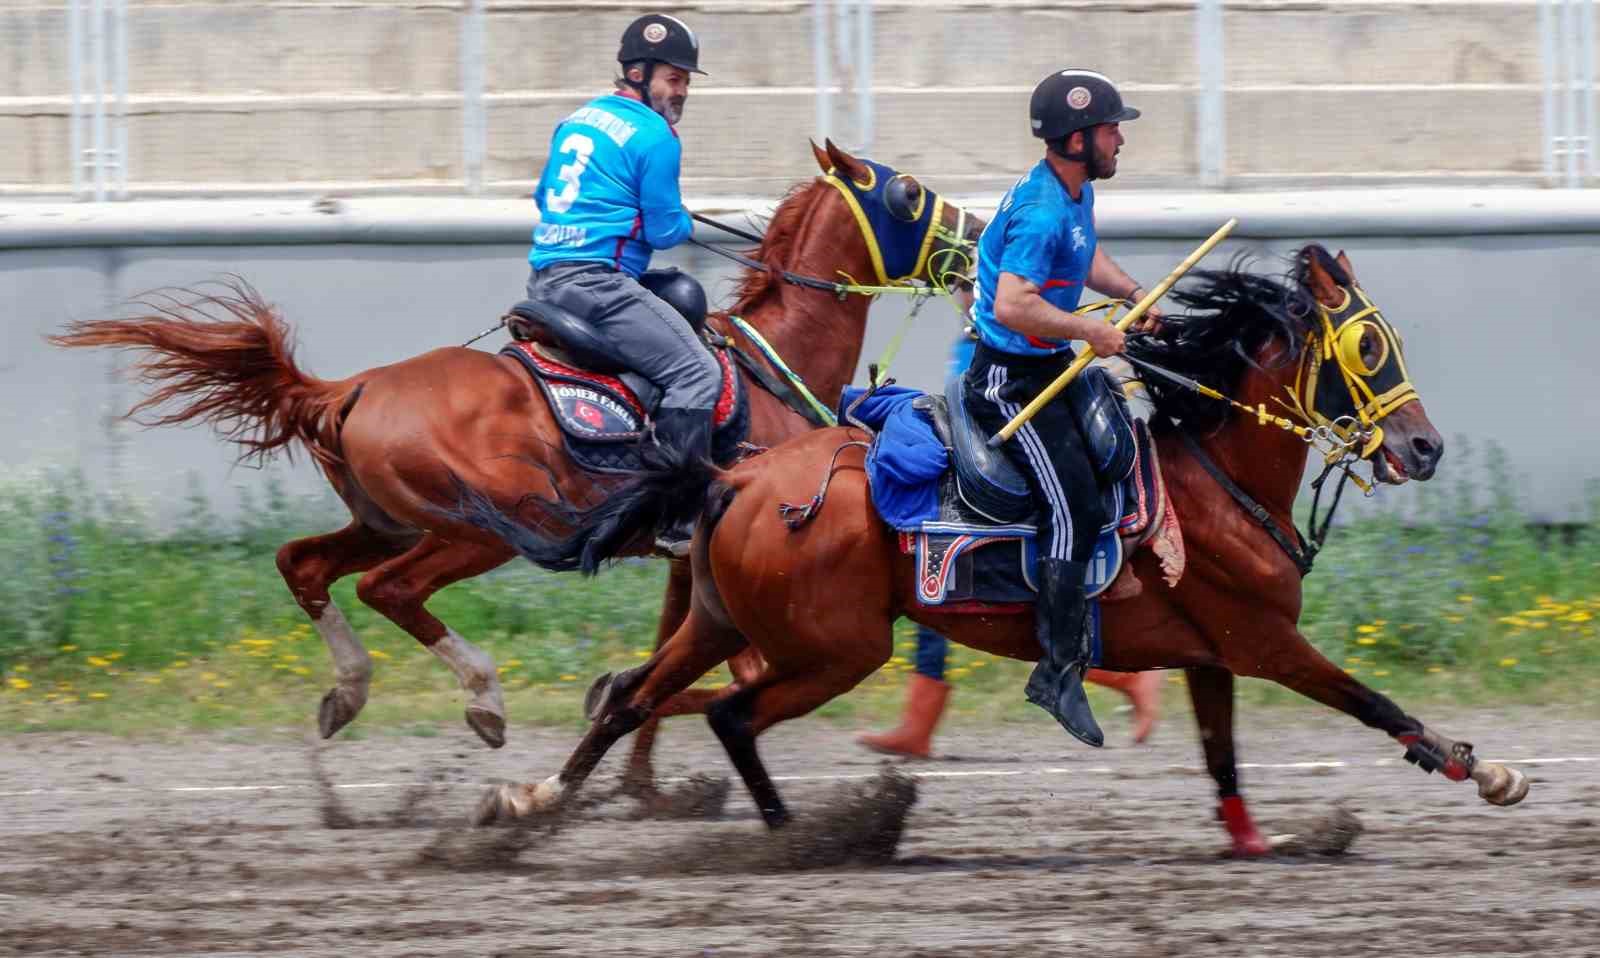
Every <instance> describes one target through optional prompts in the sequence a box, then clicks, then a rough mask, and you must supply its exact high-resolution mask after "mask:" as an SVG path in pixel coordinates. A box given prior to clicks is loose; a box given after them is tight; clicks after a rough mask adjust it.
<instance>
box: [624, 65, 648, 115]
mask: <svg viewBox="0 0 1600 958" xmlns="http://www.w3.org/2000/svg"><path fill="white" fill-rule="evenodd" d="M642 69H643V71H644V81H643V82H640V83H635V82H634V81H633V78H632V77H630V76H628V70H627V68H626V67H624V68H623V70H622V82H624V83H626V84H627V85H628V89H630V90H632V91H633V92H634V93H637V94H638V95H639V102H641V103H643V104H644V105H645V106H647V107H650V109H652V110H654V109H655V107H653V106H650V78H651V77H652V76H654V75H655V72H656V61H654V60H646V61H644V67H643V68H642Z"/></svg>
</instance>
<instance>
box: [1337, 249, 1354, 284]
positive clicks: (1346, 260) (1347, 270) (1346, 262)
mask: <svg viewBox="0 0 1600 958" xmlns="http://www.w3.org/2000/svg"><path fill="white" fill-rule="evenodd" d="M1333 261H1334V262H1335V263H1338V264H1339V268H1340V269H1342V270H1344V274H1345V275H1346V276H1348V277H1350V282H1351V284H1352V285H1356V286H1359V285H1361V284H1360V282H1359V281H1357V280H1356V270H1355V267H1353V266H1351V265H1350V257H1348V256H1346V255H1344V250H1340V251H1339V253H1338V255H1337V256H1335V257H1334V258H1333Z"/></svg>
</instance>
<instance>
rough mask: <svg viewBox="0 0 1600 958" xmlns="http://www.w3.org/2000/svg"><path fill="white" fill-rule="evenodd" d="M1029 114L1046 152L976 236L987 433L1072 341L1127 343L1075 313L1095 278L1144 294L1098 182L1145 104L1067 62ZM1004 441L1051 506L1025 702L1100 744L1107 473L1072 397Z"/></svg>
mask: <svg viewBox="0 0 1600 958" xmlns="http://www.w3.org/2000/svg"><path fill="white" fill-rule="evenodd" d="M1028 112H1029V117H1030V119H1031V121H1032V126H1033V135H1034V136H1036V137H1038V138H1040V139H1041V140H1044V142H1045V155H1044V158H1043V159H1041V160H1040V161H1039V162H1038V163H1037V164H1036V165H1035V166H1034V167H1033V168H1032V169H1030V170H1029V171H1028V172H1027V173H1025V174H1023V176H1022V178H1021V179H1019V180H1018V181H1017V182H1016V184H1015V185H1014V186H1012V187H1011V190H1010V191H1009V192H1008V193H1006V195H1005V197H1004V199H1002V200H1001V201H1000V208H999V210H998V211H997V212H996V215H995V217H994V218H993V219H991V220H990V221H989V225H988V226H987V227H986V228H985V229H984V231H983V237H982V238H981V239H980V240H979V241H978V284H977V298H976V301H975V302H974V304H973V309H972V320H973V328H974V329H975V331H976V332H977V335H978V346H977V350H976V351H975V353H974V356H973V359H972V363H971V365H970V366H969V367H968V369H967V374H966V378H965V383H964V385H965V390H966V401H967V406H968V408H969V409H970V410H971V411H972V415H973V418H974V419H976V420H977V421H978V423H979V424H980V425H981V426H983V427H984V429H985V430H986V431H987V432H990V433H994V432H998V431H999V430H1000V428H1001V427H1002V426H1004V425H1005V424H1006V423H1007V422H1008V421H1010V420H1011V419H1012V418H1013V417H1014V416H1015V415H1016V414H1017V413H1018V412H1020V411H1021V409H1022V407H1023V405H1025V404H1026V403H1027V402H1028V401H1030V400H1031V399H1033V397H1034V396H1036V395H1038V394H1039V392H1040V391H1041V390H1043V389H1044V388H1045V386H1047V385H1049V384H1050V382H1052V381H1053V380H1054V379H1055V378H1056V377H1057V376H1058V375H1059V374H1060V373H1061V372H1062V371H1063V370H1064V369H1065V368H1066V367H1067V365H1068V364H1069V363H1070V362H1071V361H1072V357H1073V353H1074V349H1075V345H1074V344H1076V348H1078V349H1081V348H1084V347H1085V346H1087V348H1089V349H1091V350H1093V351H1094V353H1095V354H1096V355H1098V356H1110V355H1112V354H1115V353H1120V352H1122V350H1123V333H1122V332H1121V331H1120V330H1118V329H1117V328H1116V327H1114V326H1111V325H1110V324H1108V323H1106V322H1103V321H1102V320H1100V319H1091V318H1088V317H1084V316H1080V315H1077V314H1074V313H1073V312H1072V310H1074V309H1076V308H1077V306H1078V300H1079V297H1080V296H1082V294H1083V290H1084V288H1085V287H1086V286H1087V287H1089V288H1091V289H1094V290H1096V291H1098V292H1100V293H1103V294H1105V295H1107V296H1111V297H1117V298H1122V299H1128V300H1136V299H1138V298H1139V297H1140V296H1141V295H1143V294H1144V290H1143V288H1142V287H1141V286H1140V285H1139V284H1138V283H1137V282H1135V281H1134V280H1133V278H1132V277H1130V276H1129V275H1128V274H1127V273H1125V272H1124V271H1123V270H1122V268H1121V267H1119V266H1118V265H1117V264H1116V263H1115V262H1113V261H1112V259H1111V257H1110V256H1108V255H1107V254H1106V252H1105V251H1104V250H1103V249H1101V248H1100V245H1099V242H1098V237H1097V236H1096V234H1095V220H1094V186H1093V184H1092V181H1093V180H1103V179H1108V178H1110V177H1111V176H1113V175H1115V173H1116V171H1117V153H1118V151H1119V150H1120V148H1121V146H1122V143H1123V139H1122V133H1121V130H1120V126H1119V124H1121V123H1123V122H1125V121H1128V120H1132V119H1135V118H1137V117H1138V116H1139V111H1138V110H1135V109H1132V108H1130V107H1127V106H1124V104H1123V102H1122V95H1121V94H1120V93H1118V92H1117V88H1116V87H1115V86H1113V85H1112V83H1111V81H1110V80H1108V79H1106V78H1105V77H1104V76H1102V75H1100V74H1098V73H1094V72H1092V71H1089V70H1062V71H1059V72H1057V73H1052V74H1051V75H1050V76H1048V77H1046V78H1045V79H1044V80H1043V81H1042V82H1041V83H1040V84H1039V85H1038V86H1037V87H1036V88H1035V89H1034V91H1033V97H1032V99H1031V102H1030V103H1029V106H1028ZM1149 319H1150V321H1151V322H1155V321H1157V320H1159V313H1158V312H1156V311H1154V310H1152V311H1151V313H1150V314H1149ZM1003 448H1004V449H1005V450H1006V452H1007V453H1008V454H1009V455H1010V456H1011V457H1012V459H1013V461H1015V462H1016V464H1017V465H1018V466H1019V467H1020V468H1021V469H1022V471H1023V474H1024V475H1025V476H1026V477H1027V478H1028V484H1029V486H1030V487H1031V488H1032V491H1033V494H1034V498H1035V500H1036V501H1038V502H1039V504H1040V506H1041V507H1042V511H1041V515H1040V521H1039V528H1038V541H1039V576H1038V582H1039V603H1038V609H1037V612H1036V615H1037V623H1038V625H1037V636H1038V640H1039V644H1040V646H1041V647H1042V650H1043V653H1044V654H1043V656H1042V657H1041V659H1040V661H1039V665H1038V667H1037V668H1036V669H1034V672H1033V675H1032V676H1031V677H1030V678H1029V679H1028V688H1027V696H1028V700H1029V701H1030V702H1033V703H1034V704H1035V705H1038V706H1040V707H1042V708H1044V709H1045V710H1046V711H1048V712H1050V713H1051V714H1052V715H1054V716H1055V717H1056V720H1057V721H1059V722H1060V723H1061V724H1062V726H1063V727H1065V728H1066V730H1067V731H1068V732H1071V733H1072V734H1073V735H1074V736H1076V737H1077V738H1078V739H1080V740H1081V741H1083V742H1086V743H1088V744H1089V745H1094V746H1099V745H1101V744H1102V743H1103V741H1104V736H1103V734H1102V733H1101V731H1100V727H1099V725H1097V724H1096V723H1095V720H1094V714H1093V713H1092V712H1091V711H1090V709H1089V700H1088V699H1087V698H1086V697H1085V695H1084V692H1083V675H1084V672H1085V671H1086V670H1087V669H1088V664H1089V640H1090V635H1089V632H1088V630H1087V627H1086V625H1085V623H1086V621H1087V619H1088V616H1087V608H1088V607H1087V600H1086V598H1085V595H1084V587H1083V581H1084V573H1085V571H1086V568H1087V562H1088V559H1089V556H1090V554H1091V552H1092V550H1093V548H1094V543H1095V538H1096V537H1097V536H1098V534H1099V531H1100V528H1101V527H1102V526H1103V525H1104V524H1105V516H1104V515H1103V514H1102V513H1103V510H1102V507H1101V505H1100V492H1099V482H1098V479H1097V477H1096V476H1095V473H1094V469H1093V467H1092V466H1091V465H1090V464H1089V457H1088V454H1087V452H1086V451H1085V449H1084V441H1083V438H1082V436H1081V434H1080V433H1079V430H1078V425H1077V422H1076V420H1075V417H1074V416H1073V415H1072V412H1071V410H1070V408H1069V407H1068V404H1067V403H1066V402H1060V401H1058V402H1054V403H1049V404H1046V405H1045V406H1044V407H1042V408H1041V409H1040V410H1039V411H1038V413H1037V414H1036V415H1035V416H1034V417H1033V418H1032V419H1030V420H1029V421H1028V422H1027V423H1026V424H1025V425H1024V426H1022V428H1020V429H1018V430H1017V432H1016V434H1015V435H1014V436H1013V437H1012V439H1011V441H1010V442H1008V443H1006V445H1005V446H1004V447H1003Z"/></svg>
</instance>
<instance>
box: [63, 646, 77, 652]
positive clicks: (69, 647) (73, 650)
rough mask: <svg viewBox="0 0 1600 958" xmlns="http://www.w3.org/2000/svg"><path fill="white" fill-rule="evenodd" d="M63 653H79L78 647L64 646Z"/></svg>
mask: <svg viewBox="0 0 1600 958" xmlns="http://www.w3.org/2000/svg"><path fill="white" fill-rule="evenodd" d="M61 651H63V652H76V651H78V647H77V646H76V645H63V646H62V647H61Z"/></svg>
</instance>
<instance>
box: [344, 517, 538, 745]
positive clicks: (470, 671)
mask: <svg viewBox="0 0 1600 958" xmlns="http://www.w3.org/2000/svg"><path fill="white" fill-rule="evenodd" d="M512 555H513V553H512V552H511V550H510V549H507V548H505V547H503V546H489V545H483V544H479V543H476V542H471V541H460V540H457V541H448V540H445V539H443V538H441V537H439V536H437V535H434V534H432V533H429V534H427V535H425V536H423V538H422V540H421V541H420V542H418V543H417V544H416V545H415V546H414V547H412V548H411V549H409V550H407V551H406V552H404V553H402V554H401V555H399V556H396V557H395V558H393V559H390V560H389V561H387V562H385V563H383V564H382V565H379V566H377V567H376V568H374V569H372V571H370V572H368V573H367V574H366V575H364V576H362V577H361V581H360V582H359V583H357V585H356V595H357V596H358V597H359V598H360V599H361V601H362V602H365V603H366V604H367V605H369V606H371V607H372V608H374V609H376V610H377V611H378V612H380V613H382V614H383V615H384V617H385V618H387V619H389V620H390V621H391V622H393V623H394V624H395V625H398V626H399V627H400V628H402V629H404V630H405V631H406V632H407V633H408V634H410V635H411V637H412V638H414V639H416V640H417V641H418V642H421V643H422V645H423V647H424V648H426V649H427V650H428V651H430V652H432V653H433V654H434V655H436V656H438V657H439V659H440V660H441V661H443V662H444V663H445V665H447V666H449V667H450V671H452V672H454V673H455V676H456V678H457V680H459V681H460V683H461V687H462V688H463V689H465V690H466V691H467V692H468V693H470V694H471V696H472V697H471V699H470V700H469V701H468V703H467V709H466V720H467V725H468V727H470V728H471V729H472V730H473V731H474V732H476V733H477V734H478V737H479V738H481V739H483V741H484V742H485V743H487V744H488V745H489V747H491V748H499V747H501V746H502V745H504V744H505V743H506V707H505V697H504V695H503V694H502V692H501V690H500V677H499V675H498V674H497V673H496V670H495V665H494V660H493V659H491V658H490V657H489V654H488V653H487V652H485V651H483V650H482V649H480V648H478V647H477V646H475V645H473V644H472V643H471V642H468V641H467V640H466V639H464V638H462V637H461V636H460V635H457V634H456V633H455V632H454V631H453V630H452V629H450V627H449V626H447V625H445V624H444V623H443V622H441V621H439V620H438V619H437V618H435V617H434V616H433V615H432V614H431V613H430V612H428V610H427V608H425V603H426V602H427V601H428V599H429V598H431V597H432V596H433V594H434V593H435V592H438V591H439V590H440V589H442V588H444V587H445V586H447V585H450V584H451V583H452V582H459V581H461V580H462V579H470V578H472V577H473V576H476V575H482V574H483V573H485V572H488V571H489V570H490V569H493V568H495V567H497V566H500V565H503V564H504V563H506V562H507V561H509V560H510V559H511V557H512Z"/></svg>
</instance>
